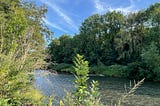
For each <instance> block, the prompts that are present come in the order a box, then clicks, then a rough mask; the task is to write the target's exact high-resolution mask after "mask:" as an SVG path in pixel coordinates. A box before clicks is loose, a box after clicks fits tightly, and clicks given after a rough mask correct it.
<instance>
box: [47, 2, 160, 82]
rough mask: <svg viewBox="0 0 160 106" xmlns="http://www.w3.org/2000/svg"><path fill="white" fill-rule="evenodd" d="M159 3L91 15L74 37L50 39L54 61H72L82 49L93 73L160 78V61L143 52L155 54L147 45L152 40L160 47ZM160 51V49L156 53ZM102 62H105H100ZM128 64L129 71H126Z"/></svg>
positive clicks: (64, 36)
mask: <svg viewBox="0 0 160 106" xmlns="http://www.w3.org/2000/svg"><path fill="white" fill-rule="evenodd" d="M159 7H160V3H155V4H154V5H151V6H150V7H148V8H147V9H146V10H140V11H138V12H137V13H129V14H127V15H124V14H122V13H121V12H115V11H113V12H107V13H106V14H103V15H99V14H95V15H92V16H90V17H88V18H87V19H85V20H84V22H83V23H82V24H81V26H80V33H79V34H77V35H75V36H74V37H69V36H68V35H63V36H61V37H60V38H57V39H54V40H53V42H51V44H50V46H49V51H50V53H49V54H50V55H51V57H52V59H51V61H52V62H53V63H54V62H57V63H67V64H72V62H71V61H72V57H73V56H75V55H76V54H77V53H79V54H83V55H84V57H85V58H86V60H87V61H89V63H90V64H89V65H90V66H91V67H92V68H91V69H92V70H91V71H92V72H93V73H98V74H105V75H109V76H125V77H132V78H135V79H141V78H143V77H146V78H147V79H150V80H153V79H154V78H155V76H157V78H158V76H159V72H158V70H159V68H154V66H153V64H155V65H156V64H157V63H156V62H153V61H154V59H152V60H153V61H152V60H151V59H150V60H148V59H147V58H145V59H144V57H143V56H142V55H143V54H145V57H148V56H150V57H148V58H152V57H153V55H148V54H149V53H148V52H147V51H148V50H147V49H146V48H147V47H149V46H150V42H153V43H154V45H155V46H156V47H157V50H158V51H160V18H159V17H160V16H159V15H160V14H159V13H160V9H159ZM142 50H145V51H142ZM145 52H146V53H145ZM153 54H154V53H153ZM147 55H148V56H147ZM154 55H155V54H154ZM158 55H159V53H156V55H155V56H154V57H156V56H157V57H158ZM144 60H145V61H144ZM146 61H150V62H151V64H150V65H147V64H149V62H146ZM155 61H157V60H155ZM99 63H101V64H102V66H99ZM117 64H118V65H119V66H117ZM103 65H104V66H103ZM105 65H106V66H105ZM108 66H109V67H108ZM121 66H122V67H121ZM123 66H125V67H124V68H123ZM127 66H128V71H124V70H125V68H126V67H127ZM155 67H158V66H157V65H156V66H155ZM152 68H153V69H152ZM67 71H68V69H67ZM124 73H125V75H124ZM155 73H157V75H155ZM157 81H158V80H157Z"/></svg>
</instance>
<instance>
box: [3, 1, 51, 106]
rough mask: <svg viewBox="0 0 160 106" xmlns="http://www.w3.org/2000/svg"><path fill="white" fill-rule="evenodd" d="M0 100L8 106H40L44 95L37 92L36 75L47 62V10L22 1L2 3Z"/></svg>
mask: <svg viewBox="0 0 160 106" xmlns="http://www.w3.org/2000/svg"><path fill="white" fill-rule="evenodd" d="M0 10H1V11H2V13H3V14H1V15H2V17H1V18H2V20H4V22H3V21H2V22H0V26H1V30H0V35H1V36H0V45H1V46H0V98H2V99H4V100H5V101H7V103H8V105H10V104H12V105H41V104H43V95H41V94H40V92H38V90H35V89H34V86H33V71H34V69H37V68H39V67H40V65H41V64H42V63H43V59H44V56H45V55H44V50H45V47H44V39H43V37H44V36H49V34H50V32H48V31H49V30H48V28H47V27H46V26H45V24H44V23H43V20H42V18H43V17H44V14H45V12H46V8H45V7H37V6H36V5H35V4H33V3H31V2H29V1H28V2H23V1H21V0H14V1H13V0H5V1H4V0H1V1H0Z"/></svg>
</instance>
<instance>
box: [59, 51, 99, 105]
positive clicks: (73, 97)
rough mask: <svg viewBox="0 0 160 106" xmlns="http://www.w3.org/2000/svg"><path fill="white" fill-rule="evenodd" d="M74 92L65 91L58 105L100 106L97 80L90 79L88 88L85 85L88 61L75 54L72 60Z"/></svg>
mask: <svg viewBox="0 0 160 106" xmlns="http://www.w3.org/2000/svg"><path fill="white" fill-rule="evenodd" d="M74 69H75V72H76V75H75V78H76V79H75V88H76V90H75V92H74V93H73V94H71V93H67V95H66V97H65V98H64V99H63V101H60V106H102V103H101V102H100V93H99V92H98V90H99V88H98V82H97V81H92V83H91V87H90V89H88V86H87V80H88V73H89V67H88V61H85V59H84V58H83V56H81V55H79V54H77V56H76V57H75V61H74Z"/></svg>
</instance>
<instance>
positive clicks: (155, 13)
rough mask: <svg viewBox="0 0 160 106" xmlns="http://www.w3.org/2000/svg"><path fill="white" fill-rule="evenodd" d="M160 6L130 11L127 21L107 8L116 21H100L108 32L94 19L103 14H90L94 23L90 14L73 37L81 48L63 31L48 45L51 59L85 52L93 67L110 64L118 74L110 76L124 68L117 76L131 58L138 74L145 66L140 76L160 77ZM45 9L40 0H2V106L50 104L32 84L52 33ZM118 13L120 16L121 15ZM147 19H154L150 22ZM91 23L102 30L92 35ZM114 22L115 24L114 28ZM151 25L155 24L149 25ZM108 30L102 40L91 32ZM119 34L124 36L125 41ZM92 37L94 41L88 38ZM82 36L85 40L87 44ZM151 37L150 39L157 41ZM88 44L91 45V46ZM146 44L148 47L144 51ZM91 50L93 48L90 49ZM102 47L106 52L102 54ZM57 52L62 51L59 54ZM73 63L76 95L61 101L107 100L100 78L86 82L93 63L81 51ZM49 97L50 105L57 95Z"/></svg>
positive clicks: (67, 60) (66, 60) (79, 104)
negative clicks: (103, 22)
mask: <svg viewBox="0 0 160 106" xmlns="http://www.w3.org/2000/svg"><path fill="white" fill-rule="evenodd" d="M158 8H159V3H157V4H155V5H153V6H151V7H150V8H149V9H147V10H146V11H141V12H139V13H135V14H131V16H130V15H129V16H128V17H130V18H131V19H130V18H127V20H128V21H123V18H124V19H125V17H124V16H123V14H121V13H119V12H111V13H107V14H106V16H107V20H108V19H109V20H110V21H111V23H109V24H108V22H107V23H105V24H106V25H105V26H103V25H102V26H101V28H111V29H108V30H107V32H104V31H103V30H102V29H101V28H99V27H97V25H100V24H101V23H99V22H98V23H96V24H94V21H96V20H97V18H98V19H101V18H102V16H99V15H95V16H96V17H95V16H93V17H91V20H92V19H94V21H93V22H92V21H91V23H93V24H91V23H90V19H89V20H88V19H87V20H88V21H87V20H86V21H85V22H87V23H83V24H82V25H83V27H81V33H80V35H76V36H75V37H74V39H78V40H75V41H76V42H77V43H74V45H77V44H82V45H78V46H80V47H77V48H73V47H70V46H68V45H70V43H71V42H72V41H74V40H73V38H70V37H69V36H62V37H61V38H60V39H62V38H64V39H62V40H60V41H59V39H54V40H53V42H52V43H51V44H50V47H49V48H50V49H49V51H48V50H47V52H49V53H50V55H51V57H52V60H51V61H52V62H54V61H56V63H72V57H74V56H75V55H76V54H77V53H81V54H84V56H85V57H86V59H87V60H88V61H89V62H90V64H91V66H94V67H96V68H97V67H99V66H100V67H102V66H103V67H110V68H108V70H110V72H112V71H113V74H111V76H114V75H115V71H114V70H115V69H116V70H117V68H118V67H119V70H120V71H116V72H117V75H116V76H119V72H120V73H122V72H121V68H122V67H121V64H123V65H124V67H123V68H124V74H122V75H125V74H126V70H125V67H126V66H125V65H126V63H127V62H129V64H131V65H128V66H130V67H134V68H131V69H132V71H129V72H134V71H137V73H138V72H141V71H142V72H144V73H143V74H142V75H141V77H146V78H147V79H151V80H156V81H159V77H158V75H159V62H158V61H159V58H160V56H159V43H160V42H159V31H160V30H159V22H160V21H159V18H158V17H159V15H160V14H159V9H158ZM148 11H149V12H148ZM46 12H47V9H46V7H45V6H41V7H38V6H36V4H34V3H33V2H30V1H29V0H27V1H25V0H24V1H23V0H1V1H0V106H45V105H47V103H46V100H47V99H46V97H45V96H44V95H42V94H41V93H40V92H39V91H38V90H36V89H35V87H34V85H33V81H34V77H33V72H34V70H35V69H40V67H41V65H42V64H44V59H45V56H46V50H45V40H44V38H46V39H47V38H48V37H50V35H51V34H52V33H51V32H50V31H49V29H48V27H47V26H46V25H45V22H43V18H44V17H45V13H46ZM147 13H148V15H147V17H145V18H143V17H142V16H146V14H147ZM117 15H118V16H119V17H122V21H119V19H120V20H121V18H119V17H117ZM104 16H105V15H104ZM116 17H117V18H118V19H116ZM132 18H133V19H132ZM137 19H140V22H141V24H140V23H137V22H139V20H138V21H137ZM103 20H104V19H103V18H102V21H103ZM110 21H109V22H110ZM148 21H149V23H147V22H148ZM88 22H89V23H88ZM120 22H131V23H130V24H131V26H125V25H126V24H125V23H124V24H122V25H123V26H122V27H121V24H119V23H120ZM88 25H93V27H94V28H95V29H94V30H95V32H96V31H98V32H99V33H94V34H91V33H92V31H90V30H88V28H90V27H88ZM107 25H110V26H107ZM113 25H116V26H115V27H113ZM127 25H128V24H127ZM148 25H151V26H150V27H148ZM91 27H92V26H91ZM117 28H118V29H117ZM121 28H126V30H123V29H121ZM127 28H129V29H127ZM91 29H92V28H91ZM142 29H143V30H142ZM130 30H131V32H130ZM86 31H89V32H86ZM105 31H106V30H105ZM126 31H127V32H126ZM128 31H129V32H128ZM90 32H91V33H90ZM103 32H104V35H105V36H101V37H100V39H103V40H102V41H101V40H100V39H97V37H95V36H94V37H92V36H93V35H96V36H100V34H103ZM139 32H141V34H139ZM144 33H145V35H146V37H144V36H142V38H143V37H144V38H143V39H146V40H144V41H145V42H146V43H144V44H143V43H142V41H141V40H143V39H142V38H141V36H139V35H143V34H144ZM81 34H82V35H81ZM85 34H87V35H88V36H87V37H86V35H85ZM97 34H98V35H97ZM118 34H119V36H120V37H118V38H117V37H115V35H116V36H118ZM123 34H124V36H128V35H129V36H128V37H129V38H128V37H126V38H125V39H121V38H122V35H123ZM85 38H86V39H85ZM92 38H94V39H92ZM120 39H121V40H124V41H120ZM86 40H87V41H86ZM88 40H89V41H92V42H89V43H88ZM55 41H56V43H55ZM81 41H84V43H83V42H81ZM115 41H117V42H115ZM118 41H119V42H118ZM147 41H151V42H152V43H150V42H147ZM62 42H63V43H62ZM67 42H68V43H67ZM86 43H88V44H86ZM117 43H119V44H121V45H119V47H116V44H117ZM130 43H131V44H130ZM89 44H90V45H89ZM92 44H94V45H92ZM66 45H67V46H66ZM85 45H87V47H86V46H85ZM137 45H138V47H137ZM99 46H100V47H99ZM128 46H129V48H128ZM57 47H58V48H57ZM59 47H60V48H59ZM81 47H83V48H81ZM93 47H94V48H93ZM95 47H96V48H95ZM130 47H132V49H130ZM141 47H142V48H143V49H142V48H141ZM51 48H52V49H51ZM62 48H64V49H62ZM78 48H79V49H78ZM104 48H108V49H104ZM127 48H128V49H127ZM59 49H61V50H62V51H63V52H61V51H59ZM99 49H102V51H103V52H102V51H99ZM141 49H142V50H143V51H142V53H141ZM80 50H82V51H80ZM86 50H89V51H91V50H93V51H92V52H89V51H86ZM117 50H119V51H117ZM99 52H100V53H102V54H101V55H98V53H99ZM56 53H57V55H58V56H57V55H56ZM63 53H65V55H64V54H63ZM95 53H97V54H95ZM53 54H54V55H53ZM117 54H118V57H119V56H120V54H121V56H120V57H119V58H118V57H117ZM62 55H64V56H62ZM54 56H55V58H54ZM60 56H61V57H60ZM67 56H68V57H67ZM137 56H138V57H137ZM57 58H59V59H57ZM61 58H62V60H61ZM132 58H133V59H134V61H133V60H132ZM139 59H140V60H142V61H143V62H144V64H145V65H143V64H142V63H141V62H142V61H140V63H141V64H142V65H141V64H140V63H137V62H136V61H138V60H139ZM102 60H104V61H102ZM135 60H136V61H135ZM130 62H131V63H130ZM132 62H133V63H132ZM135 62H136V63H135ZM74 63H75V67H74V69H75V73H76V75H75V76H76V92H75V93H73V94H72V93H68V95H70V96H68V95H67V96H66V97H65V98H64V99H63V100H62V101H60V105H61V106H63V105H68V106H74V105H76V106H83V105H84V106H92V105H96V106H98V105H103V104H102V103H101V102H100V94H99V92H98V87H97V86H98V83H97V82H96V81H93V82H92V84H91V87H90V89H89V91H88V89H87V84H86V81H87V79H88V77H87V76H88V72H89V71H88V70H89V67H88V62H87V61H85V60H84V59H83V56H80V55H77V58H76V60H75V62H74ZM115 63H119V65H115ZM132 64H133V65H132ZM96 65H97V66H96ZM106 65H110V66H106ZM63 66H65V65H63ZM115 66H116V68H115ZM128 66H127V67H128ZM142 66H143V67H144V66H145V69H147V70H144V68H143V67H142ZM51 67H52V66H51ZM67 67H68V66H67ZM94 67H92V68H94ZM96 68H95V69H96ZM123 68H122V69H123ZM65 69H66V68H65ZM97 69H100V68H97ZM103 69H104V70H103ZM139 69H140V70H139ZM102 70H103V71H104V72H107V70H106V68H102ZM93 73H97V71H94V70H93ZM99 73H101V72H99ZM135 73H136V72H135ZM148 73H149V74H148ZM146 75H147V76H146ZM141 77H138V78H141ZM134 78H135V77H134ZM142 82H143V80H142V81H140V82H139V83H138V84H136V85H135V87H133V89H131V92H129V93H126V94H127V95H128V94H130V93H133V91H134V90H135V89H136V88H137V87H138V86H139V85H140V84H141V83H142ZM125 97H126V96H122V98H120V99H119V100H118V102H117V104H118V105H120V104H121V101H123V98H125ZM48 101H49V103H48V105H50V106H51V105H52V99H51V98H50V99H49V100H48Z"/></svg>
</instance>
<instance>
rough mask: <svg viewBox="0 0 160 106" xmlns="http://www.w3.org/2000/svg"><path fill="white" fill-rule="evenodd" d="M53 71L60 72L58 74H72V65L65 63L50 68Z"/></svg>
mask: <svg viewBox="0 0 160 106" xmlns="http://www.w3.org/2000/svg"><path fill="white" fill-rule="evenodd" d="M52 69H53V70H55V71H60V72H69V73H72V72H73V70H74V69H73V65H72V64H66V63H60V64H56V65H54V66H53V67H52Z"/></svg>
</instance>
